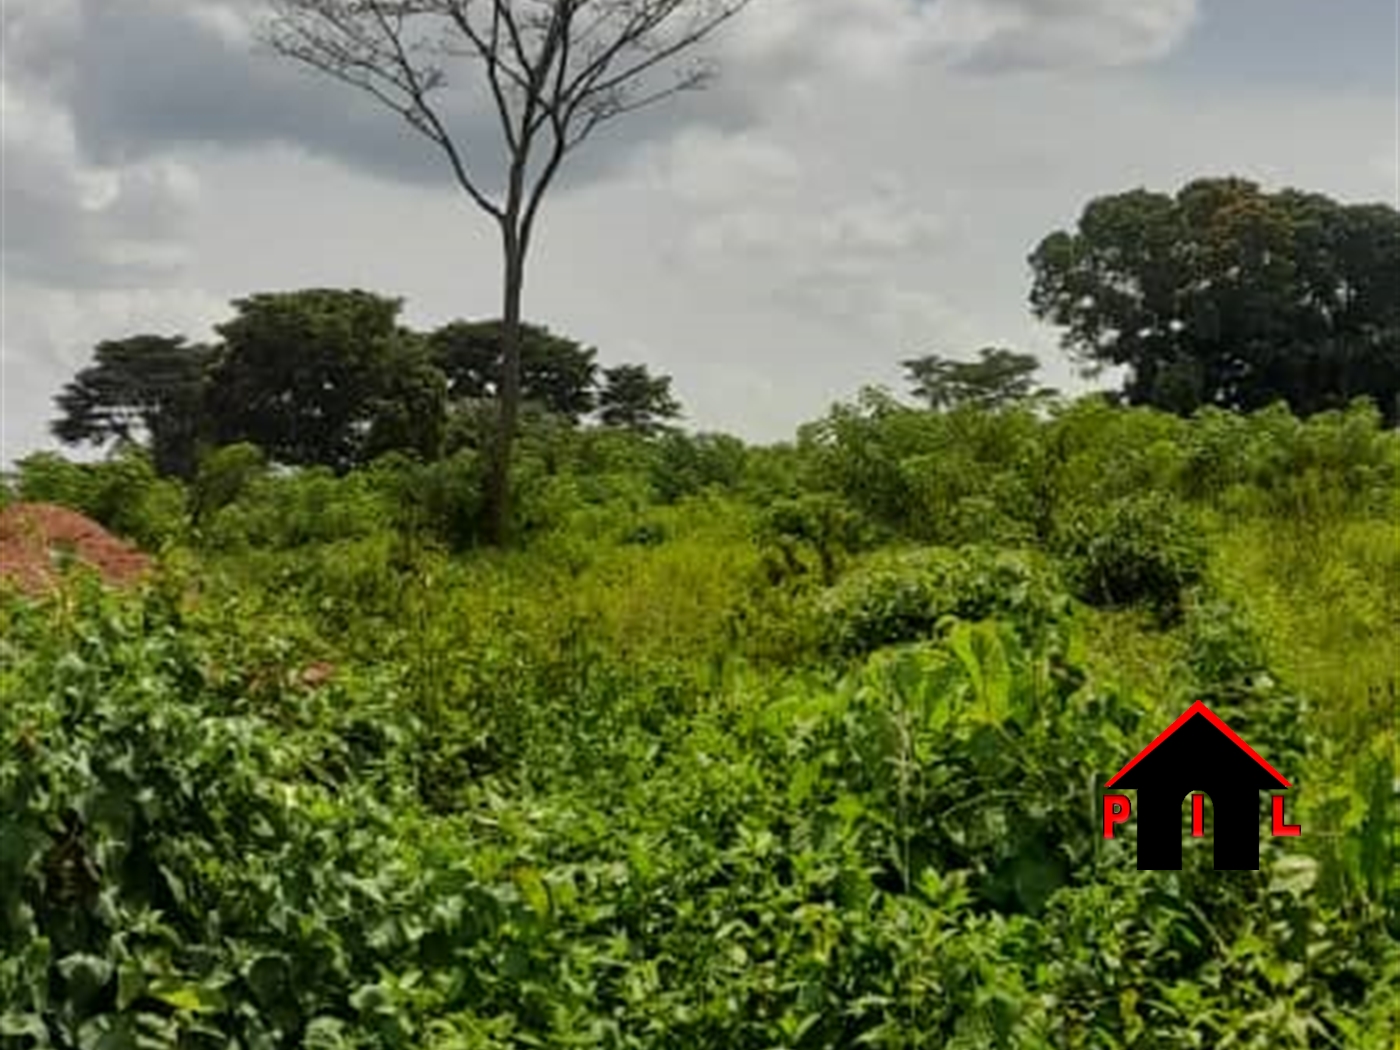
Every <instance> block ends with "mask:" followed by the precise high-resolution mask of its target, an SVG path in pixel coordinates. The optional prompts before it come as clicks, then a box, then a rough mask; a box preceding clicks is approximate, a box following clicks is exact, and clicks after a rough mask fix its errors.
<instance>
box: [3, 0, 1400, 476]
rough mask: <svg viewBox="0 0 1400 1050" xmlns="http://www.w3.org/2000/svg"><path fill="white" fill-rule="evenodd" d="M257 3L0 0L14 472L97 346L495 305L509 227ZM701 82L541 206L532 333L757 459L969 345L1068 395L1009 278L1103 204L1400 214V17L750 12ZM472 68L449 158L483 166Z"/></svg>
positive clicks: (1040, 2)
mask: <svg viewBox="0 0 1400 1050" xmlns="http://www.w3.org/2000/svg"><path fill="white" fill-rule="evenodd" d="M258 12H259V8H258V6H257V0H0V26H2V27H3V64H2V65H0V249H3V253H2V254H0V463H5V462H8V461H12V460H13V459H15V458H18V457H20V456H23V455H26V454H28V453H30V452H33V451H36V450H38V449H41V448H48V447H53V441H52V439H51V438H50V437H49V436H48V432H47V428H48V422H49V420H50V419H51V418H52V416H53V407H52V398H53V396H54V394H56V393H57V392H58V390H59V389H60V388H61V387H62V385H63V384H64V383H65V382H66V381H67V380H68V379H70V378H71V377H72V375H73V374H74V373H75V372H76V371H77V370H78V369H80V368H81V367H83V365H84V364H85V363H87V361H88V360H89V359H90V356H91V353H92V348H93V346H94V345H95V344H96V343H97V342H98V341H100V340H102V339H110V338H120V337H123V336H127V335H133V334H137V333H142V332H155V333H162V334H183V335H186V336H187V337H189V338H191V339H196V340H197V339H210V338H212V337H213V332H212V328H211V326H212V325H214V324H217V323H219V322H220V321H223V320H225V319H227V318H228V317H229V316H231V313H232V308H231V306H230V302H231V301H232V300H234V299H236V298H240V297H242V296H245V295H249V294H252V293H255V292H264V291H278V290H291V289H296V288H308V287H344V288H349V287H360V288H366V289H370V290H373V291H377V292H381V293H384V294H389V295H394V296H399V297H402V298H403V299H404V301H405V308H404V317H405V320H406V321H407V322H408V323H410V324H412V325H414V326H416V327H421V328H428V327H431V326H435V325H438V324H441V323H443V322H445V321H448V320H451V319H454V318H459V317H460V318H472V319H475V318H484V317H489V316H495V315H497V314H498V313H499V306H498V303H499V299H500V291H499V285H500V280H499V246H498V240H497V238H496V236H495V232H494V229H493V227H492V226H491V224H490V222H489V220H487V219H486V218H485V217H484V216H483V215H482V214H481V213H479V212H478V211H475V210H473V208H472V207H471V206H470V204H469V203H468V201H467V200H466V198H465V196H463V194H462V193H461V191H460V190H459V189H457V188H456V187H455V186H454V184H453V183H452V181H451V178H450V174H449V172H448V170H447V168H446V166H445V163H444V162H443V160H442V158H441V157H440V156H439V155H438V154H436V153H434V152H433V148H432V147H431V145H430V144H428V143H426V141H424V140H422V139H419V138H415V137H414V135H413V133H412V131H411V130H410V129H408V128H407V127H406V126H405V125H404V124H403V123H402V121H401V120H399V119H398V118H397V117H395V116H394V115H393V114H391V113H389V112H388V111H386V110H383V109H381V108H379V107H378V106H377V104H376V103H375V102H374V101H373V100H372V99H370V98H368V97H367V96H364V95H361V94H359V93H356V92H354V91H352V90H351V89H348V88H346V87H344V86H342V85H339V84H336V83H333V82H329V81H326V80H324V79H322V78H318V77H316V76H315V75H313V74H311V73H309V72H307V71H305V70H302V69H300V68H297V67H294V66H292V65H290V64H288V62H287V61H286V60H284V59H281V58H278V57H277V56H275V55H272V54H270V53H268V52H267V51H266V49H263V48H260V47H258V46H257V43H256V38H255V33H254V31H253V28H254V27H255V26H256V24H257V19H258V17H259V15H258ZM708 54H709V56H710V57H712V58H713V59H714V60H715V61H716V63H717V67H718V69H719V76H718V79H717V80H716V81H715V83H714V84H713V85H712V86H711V87H709V88H708V89H707V90H705V91H703V92H695V93H691V94H687V95H686V96H684V97H682V98H680V99H678V100H675V101H672V102H670V103H667V104H666V105H664V106H663V107H659V108H656V109H653V110H649V111H645V112H643V113H639V114H636V115H634V116H633V117H630V118H627V119H625V120H622V121H619V122H616V123H614V124H610V125H608V126H607V127H605V128H604V129H602V130H601V131H600V132H599V133H598V134H597V135H596V136H595V137H594V138H593V139H591V140H590V141H589V142H588V143H587V144H585V146H584V147H583V148H582V149H581V150H580V152H579V153H577V154H576V155H575V156H574V157H573V158H572V159H571V162H570V166H569V167H568V168H567V169H566V171H565V173H564V177H563V178H562V180H561V181H560V182H559V183H558V184H557V185H556V186H555V188H554V189H553V190H552V191H551V195H550V197H549V199H548V200H547V201H546V203H545V206H544V210H543V213H542V216H541V220H540V228H539V231H538V233H537V235H536V241H535V245H534V247H533V249H532V258H531V263H530V270H529V274H528V279H527V288H526V305H525V312H526V315H527V317H528V318H529V319H531V320H533V321H535V322H537V323H542V324H546V325H548V326H549V327H551V328H552V329H554V330H556V331H559V332H562V333H564V334H567V335H569V336H570V337H572V338H575V339H578V340H580V341H582V342H584V343H586V344H588V345H591V346H595V347H597V348H598V356H599V360H600V361H601V362H602V363H604V364H614V363H621V362H624V361H629V362H630V361H637V362H644V363H646V364H647V365H648V366H650V367H651V368H652V369H653V370H655V371H659V372H663V373H665V374H668V375H671V376H672V377H673V379H674V391H675V393H676V394H677V395H678V396H679V398H680V400H681V401H682V403H683V404H684V406H685V410H686V416H685V419H684V422H685V423H686V424H687V425H688V426H691V427H693V428H696V429H702V430H722V431H726V432H729V433H734V434H738V435H740V436H743V437H745V438H749V439H752V440H758V441H776V440H784V439H787V438H790V437H791V436H792V434H793V432H794V430H795V428H796V427H797V426H798V425H799V424H800V423H802V422H805V421H807V420H811V419H814V418H817V417H819V416H820V415H821V414H822V413H824V412H825V411H827V409H828V408H829V407H830V406H831V405H832V404H833V403H835V402H837V401H841V400H847V399H850V398H852V397H853V396H855V395H856V393H857V392H858V391H859V389H860V388H861V387H862V386H864V385H867V384H880V385H885V386H888V387H890V388H892V389H896V390H897V389H900V388H901V387H902V377H901V369H900V367H899V362H900V361H901V360H903V359H905V358H908V357H911V356H915V355H920V354H926V353H938V354H941V355H945V356H950V357H957V358H968V359H970V358H972V357H973V356H975V353H976V350H977V349H978V348H980V347H983V346H989V345H996V346H1009V347H1013V348H1016V349H1018V350H1023V351H1029V352H1032V353H1035V354H1036V355H1037V356H1038V357H1039V358H1040V359H1041V361H1042V362H1043V380H1044V381H1045V382H1046V383H1048V384H1049V385H1053V386H1058V387H1060V388H1062V389H1067V390H1079V389H1083V388H1084V387H1085V381H1083V380H1082V379H1080V378H1079V377H1078V376H1077V375H1076V374H1075V371H1074V368H1073V366H1072V364H1071V362H1069V361H1068V359H1067V358H1066V357H1065V356H1064V354H1063V353H1062V351H1061V350H1060V349H1059V347H1058V340H1057V333H1056V332H1055V331H1054V330H1053V329H1051V328H1049V327H1047V326H1044V325H1041V324H1039V323H1038V322H1036V321H1035V320H1034V319H1033V318H1032V317H1031V315H1030V311H1029V308H1028V302H1027V300H1028V293H1029V290H1030V271H1029V268H1028V265H1027V262H1026V258H1027V256H1028V255H1029V253H1030V252H1031V251H1032V250H1033V249H1034V247H1035V245H1036V244H1037V243H1038V242H1039V240H1040V239H1041V238H1042V237H1044V236H1045V235H1046V234H1048V233H1050V232H1051V231H1053V230H1056V229H1062V228H1070V227H1072V226H1073V224H1074V222H1075V219H1076V218H1077V216H1078V214H1079V212H1080V211H1081V209H1082V208H1083V206H1084V205H1085V204H1086V203H1087V202H1088V201H1089V200H1090V199H1092V198H1093V197H1095V196H1098V195H1102V194H1106V193H1115V192H1119V191H1122V190H1127V189H1133V188H1136V187H1139V186H1145V187H1148V188H1151V189H1157V190H1164V191H1173V190H1175V189H1177V188H1179V186H1180V185H1181V184H1183V183H1184V182H1186V181H1188V180H1189V179H1191V178H1195V177H1198V176H1208V175H1225V174H1232V175H1241V176H1245V177H1248V178H1252V179H1255V180H1257V181H1259V182H1261V183H1263V184H1264V185H1265V186H1266V187H1268V188H1281V187H1283V186H1297V187H1300V188H1303V189H1308V190H1313V191H1318V192H1322V193H1326V194H1329V195H1332V196H1334V197H1337V198H1339V199H1342V200H1347V201H1383V202H1387V203H1391V204H1393V205H1397V206H1400V2H1397V0H1131V2H1128V0H753V3H752V5H751V6H750V7H749V8H748V9H747V10H746V11H745V12H744V13H743V14H742V15H741V16H740V17H739V18H738V19H736V20H735V21H733V22H732V23H730V24H729V25H728V26H727V27H726V28H725V29H724V31H723V32H722V33H721V35H719V36H718V37H716V38H714V40H713V41H712V42H711V43H710V45H709V51H708ZM472 84H473V81H472V79H471V76H470V71H468V73H467V75H466V76H463V77H462V78H461V79H460V80H459V81H454V83H453V85H452V90H454V91H457V90H460V92H461V94H460V95H458V96H454V97H456V98H458V99H460V101H461V104H460V105H459V106H458V107H457V108H456V109H455V110H454V114H456V115H457V116H458V117H459V118H460V121H461V123H460V124H459V125H458V126H459V127H460V129H461V134H462V136H463V138H464V141H467V142H468V143H469V148H472V149H474V150H476V155H477V156H481V157H484V158H487V159H489V158H490V157H491V156H492V155H494V154H495V152H496V150H497V146H496V143H495V141H494V139H493V138H492V137H491V136H490V135H488V134H486V133H485V128H486V126H485V125H483V124H482V123H481V122H480V120H479V119H478V116H477V115H478V109H477V105H478V102H479V99H478V97H477V96H476V95H474V94H473V87H472Z"/></svg>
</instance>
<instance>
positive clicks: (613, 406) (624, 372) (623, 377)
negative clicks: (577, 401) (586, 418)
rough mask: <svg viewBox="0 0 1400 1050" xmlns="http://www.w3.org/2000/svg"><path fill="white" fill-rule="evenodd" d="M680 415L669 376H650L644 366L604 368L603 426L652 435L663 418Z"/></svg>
mask: <svg viewBox="0 0 1400 1050" xmlns="http://www.w3.org/2000/svg"><path fill="white" fill-rule="evenodd" d="M680 414H681V406H680V402H679V401H677V400H676V399H675V398H674V397H672V396H671V377H670V376H653V375H652V374H651V373H650V372H648V371H647V367H646V365H618V366H617V367H615V368H605V369H603V389H602V392H601V393H600V394H599V395H598V418H599V421H600V422H601V423H602V424H603V425H604V426H606V427H619V428H622V429H625V430H634V431H637V432H638V433H642V434H653V433H657V432H658V431H660V430H661V429H662V428H663V426H664V421H665V420H668V419H675V418H676V417H678V416H679V415H680Z"/></svg>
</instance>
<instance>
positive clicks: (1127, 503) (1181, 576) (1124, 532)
mask: <svg viewBox="0 0 1400 1050" xmlns="http://www.w3.org/2000/svg"><path fill="white" fill-rule="evenodd" d="M1057 546H1058V549H1059V553H1060V555H1061V556H1062V558H1063V559H1064V562H1065V565H1066V567H1067V569H1068V577H1069V579H1070V582H1071V584H1072V585H1073V587H1074V590H1075V593H1076V594H1077V595H1078V596H1079V597H1081V598H1083V599H1084V600H1085V601H1087V602H1089V603H1090V604H1091V605H1099V606H1107V607H1110V608H1112V607H1121V606H1126V605H1135V604H1138V603H1141V604H1144V605H1147V606H1148V607H1149V608H1151V609H1152V610H1154V611H1155V612H1157V613H1159V614H1160V615H1162V616H1163V617H1164V618H1166V619H1172V618H1174V617H1176V616H1177V615H1178V614H1179V613H1180V611H1181V604H1182V599H1183V596H1184V594H1185V592H1186V591H1187V589H1188V588H1191V587H1194V586H1195V585H1196V584H1198V583H1200V582H1201V580H1202V579H1203V577H1204V575H1205V568H1206V547H1205V542H1204V539H1203V537H1202V535H1201V533H1200V531H1199V529H1198V528H1197V526H1196V524H1195V521H1194V519H1193V518H1192V516H1191V515H1190V514H1189V513H1188V512H1187V511H1186V510H1185V509H1184V508H1183V507H1182V506H1181V505H1180V504H1179V503H1177V502H1175V501H1173V500H1171V499H1170V498H1168V497H1167V496H1166V495H1164V494H1162V493H1157V492H1154V493H1149V494H1147V495H1144V496H1130V497H1127V498H1125V499H1117V500H1114V501H1113V502H1111V503H1109V504H1108V505H1106V506H1104V507H1102V508H1095V509H1092V510H1083V511H1081V512H1080V513H1079V514H1078V515H1077V516H1076V517H1075V518H1073V519H1072V520H1071V522H1070V524H1069V525H1068V526H1067V527H1065V528H1064V530H1063V533H1062V535H1061V536H1060V537H1059V539H1058V543H1057Z"/></svg>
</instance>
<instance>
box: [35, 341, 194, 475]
mask: <svg viewBox="0 0 1400 1050" xmlns="http://www.w3.org/2000/svg"><path fill="white" fill-rule="evenodd" d="M213 358H214V351H213V349H212V348H210V347H207V346H197V345H191V344H189V343H187V342H186V341H185V338H184V337H183V336H162V335H134V336H130V337H128V338H126V339H114V340H108V341H105V342H102V343H99V344H98V345H97V348H96V352H95V354H94V363H93V364H91V365H89V366H88V367H86V368H84V369H83V370H82V371H80V372H79V373H78V374H77V376H75V377H74V378H73V379H72V380H71V381H70V382H69V383H68V384H67V385H65V386H64V388H63V390H62V391H61V392H60V393H59V394H58V396H57V397H56V398H55V402H56V404H57V406H58V408H59V410H60V411H61V413H62V414H61V415H60V416H59V417H58V418H57V419H55V420H54V421H53V423H52V424H51V427H50V429H51V430H52V432H53V434H54V436H55V437H57V438H58V439H59V440H60V441H62V442H64V443H65V444H73V445H76V444H91V445H105V444H107V443H108V442H111V441H114V440H115V441H117V442H119V443H130V444H137V445H144V446H146V447H148V448H149V451H150V453H151V458H152V460H153V462H154V464H155V468H156V471H157V472H158V473H160V474H161V475H162V476H167V477H169V476H175V477H180V478H186V479H188V478H190V477H192V476H193V474H194V469H195V461H196V456H197V444H198V441H199V438H200V436H201V419H202V415H203V411H202V410H203V399H204V388H205V378H206V374H207V372H208V369H209V366H210V364H211V362H212V361H213Z"/></svg>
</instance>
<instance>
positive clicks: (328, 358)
mask: <svg viewBox="0 0 1400 1050" xmlns="http://www.w3.org/2000/svg"><path fill="white" fill-rule="evenodd" d="M234 307H235V309H236V310H237V311H238V313H237V316H236V317H235V318H234V319H233V320H231V321H228V322H226V323H225V324H222V325H220V326H218V332H219V334H220V335H221V336H222V337H223V340H224V352H223V355H222V357H221V359H220V362H219V365H218V368H217V369H216V371H215V372H214V375H213V377H212V382H211V385H210V392H209V403H210V407H211V410H212V414H213V417H214V421H215V425H216V429H217V432H218V436H219V439H220V442H221V443H225V444H226V443H230V442H237V441H248V442H252V443H253V444H255V445H257V446H258V447H260V448H262V449H263V450H264V451H266V452H267V454H268V455H269V456H270V457H271V458H272V459H273V460H276V461H278V462H281V463H288V464H294V465H312V464H319V465H323V466H328V467H331V468H333V469H336V470H344V469H347V468H349V467H350V466H352V465H354V464H355V463H358V462H363V461H364V460H366V459H368V458H370V457H372V456H374V455H376V454H378V453H381V452H385V451H388V450H389V449H390V448H403V449H408V450H411V451H414V452H417V453H419V454H421V455H424V456H431V455H432V454H434V453H435V452H436V449H437V447H438V444H439V443H440V441H441V434H442V425H443V424H442V419H443V408H444V398H445V393H446V382H445V380H444V379H443V377H442V374H441V373H440V372H438V371H437V370H436V369H435V368H433V367H432V365H431V363H430V362H429V361H428V357H427V347H426V345H425V342H424V340H422V339H421V338H420V337H418V336H415V335H414V334H413V333H411V332H408V331H406V330H404V329H403V328H401V327H399V325H398V323H397V318H398V314H399V310H400V309H401V307H402V302H401V301H400V300H398V299H386V298H384V297H382V296H378V295H374V294H373V293H370V292H363V291H358V290H353V291H340V290H334V289H307V290H304V291H296V292H273V293H265V294H259V295H254V296H251V297H249V298H246V299H240V300H237V301H236V302H235V303H234Z"/></svg>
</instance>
